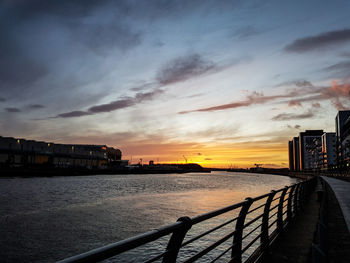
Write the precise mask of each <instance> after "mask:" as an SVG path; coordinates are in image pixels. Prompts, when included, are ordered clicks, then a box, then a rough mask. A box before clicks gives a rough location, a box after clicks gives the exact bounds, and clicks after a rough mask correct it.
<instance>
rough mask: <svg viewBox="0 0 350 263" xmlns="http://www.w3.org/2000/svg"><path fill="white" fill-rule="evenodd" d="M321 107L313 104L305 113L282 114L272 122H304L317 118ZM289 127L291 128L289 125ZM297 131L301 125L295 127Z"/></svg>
mask: <svg viewBox="0 0 350 263" xmlns="http://www.w3.org/2000/svg"><path fill="white" fill-rule="evenodd" d="M320 107H321V105H320V104H319V103H313V104H312V106H311V108H310V109H309V110H308V111H306V112H304V113H299V114H297V113H281V114H278V115H276V116H274V117H273V118H272V119H271V120H273V121H289V120H302V119H309V118H312V117H314V116H315V114H316V113H317V111H318V109H319V108H320ZM288 127H290V126H289V125H288ZM294 128H295V129H299V128H300V125H295V126H294Z"/></svg>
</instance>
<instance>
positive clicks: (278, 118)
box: [272, 111, 315, 121]
mask: <svg viewBox="0 0 350 263" xmlns="http://www.w3.org/2000/svg"><path fill="white" fill-rule="evenodd" d="M314 116H315V114H314V113H312V112H311V111H308V112H305V113H301V114H295V113H281V114H278V115H276V116H274V117H273V118H272V120H273V121H290V120H301V119H309V118H312V117H314Z"/></svg>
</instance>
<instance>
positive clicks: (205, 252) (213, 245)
mask: <svg viewBox="0 0 350 263" xmlns="http://www.w3.org/2000/svg"><path fill="white" fill-rule="evenodd" d="M235 232H236V230H235V231H233V232H231V233H230V234H228V235H226V236H224V237H223V238H221V239H219V240H218V241H216V242H215V243H214V244H211V245H210V246H209V247H206V248H205V249H203V250H202V251H201V252H199V253H198V254H196V255H194V256H192V257H190V258H189V259H187V260H185V261H184V263H191V262H194V261H196V260H197V259H199V258H201V257H202V256H204V255H205V254H207V253H208V252H209V251H211V250H213V249H214V248H216V247H217V246H219V245H221V244H222V243H224V242H225V241H226V240H227V239H229V238H230V237H232V236H233V235H234V234H235Z"/></svg>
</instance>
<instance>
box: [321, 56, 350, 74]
mask: <svg viewBox="0 0 350 263" xmlns="http://www.w3.org/2000/svg"><path fill="white" fill-rule="evenodd" d="M322 71H324V72H327V73H328V72H331V73H332V74H333V76H334V77H341V78H344V77H345V78H347V77H349V76H350V60H346V61H341V62H338V63H336V64H333V65H330V66H328V67H325V68H323V69H322Z"/></svg>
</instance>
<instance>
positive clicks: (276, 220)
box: [269, 219, 277, 228]
mask: <svg viewBox="0 0 350 263" xmlns="http://www.w3.org/2000/svg"><path fill="white" fill-rule="evenodd" d="M276 222H277V219H276V220H274V221H273V222H272V223H271V224H270V225H269V228H270V227H271V226H273V224H275V223H276Z"/></svg>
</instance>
